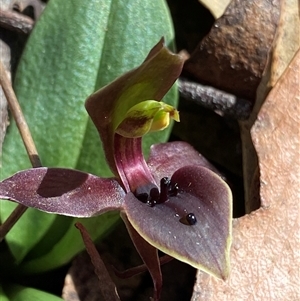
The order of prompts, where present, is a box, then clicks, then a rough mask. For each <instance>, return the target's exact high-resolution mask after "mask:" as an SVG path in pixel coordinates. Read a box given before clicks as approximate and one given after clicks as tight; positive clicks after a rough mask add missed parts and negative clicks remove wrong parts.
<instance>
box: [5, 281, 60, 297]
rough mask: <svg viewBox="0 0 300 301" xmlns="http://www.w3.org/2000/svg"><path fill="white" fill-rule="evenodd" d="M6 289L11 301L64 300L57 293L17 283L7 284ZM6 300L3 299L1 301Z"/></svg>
mask: <svg viewBox="0 0 300 301" xmlns="http://www.w3.org/2000/svg"><path fill="white" fill-rule="evenodd" d="M4 291H5V293H6V294H7V296H8V298H9V299H8V300H9V301H31V300H32V301H63V299H62V298H59V297H57V296H55V295H51V294H49V293H46V292H43V291H40V290H37V289H34V288H30V287H24V286H21V285H16V284H14V285H12V284H10V285H8V286H5V287H4ZM0 296H1V295H0ZM4 300H5V299H4ZM4 300H2V299H1V301H4Z"/></svg>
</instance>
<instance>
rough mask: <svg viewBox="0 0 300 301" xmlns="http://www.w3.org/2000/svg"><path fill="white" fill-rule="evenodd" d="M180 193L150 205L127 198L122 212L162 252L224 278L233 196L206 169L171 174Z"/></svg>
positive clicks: (189, 169)
mask: <svg viewBox="0 0 300 301" xmlns="http://www.w3.org/2000/svg"><path fill="white" fill-rule="evenodd" d="M171 181H172V182H173V183H177V184H178V187H179V193H178V194H177V195H176V196H173V197H170V198H169V200H168V201H166V202H165V203H162V204H158V205H155V206H154V207H150V206H147V205H146V204H144V203H142V202H140V201H138V200H137V199H136V198H135V196H134V195H133V194H127V195H126V197H125V206H124V210H125V212H126V214H127V217H128V220H129V221H130V223H131V224H132V226H133V227H134V228H135V230H136V231H137V232H138V233H139V234H140V235H141V236H142V237H143V238H144V239H145V240H146V241H148V242H149V243H150V244H152V245H153V246H154V247H156V248H158V249H159V250H161V251H163V252H164V253H166V254H168V255H170V256H172V257H174V258H177V259H178V260H181V261H183V262H186V263H188V264H190V265H192V266H194V267H195V268H197V269H200V270H203V271H205V272H207V273H209V274H212V275H215V276H217V277H219V278H223V279H225V278H226V277H227V276H228V274H229V249H230V245H231V223H232V213H231V212H232V204H231V203H232V196H231V192H230V189H229V188H228V186H227V184H226V183H225V182H224V181H223V180H222V179H221V178H220V177H219V176H218V175H216V174H215V173H213V172H212V171H210V170H209V169H207V168H205V167H199V166H186V167H183V168H181V169H179V170H178V171H176V172H175V173H174V175H173V176H172V179H171Z"/></svg>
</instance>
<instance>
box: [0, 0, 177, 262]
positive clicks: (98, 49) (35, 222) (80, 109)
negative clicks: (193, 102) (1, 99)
mask: <svg viewBox="0 0 300 301" xmlns="http://www.w3.org/2000/svg"><path fill="white" fill-rule="evenodd" d="M162 36H165V39H166V41H167V44H168V45H173V42H172V39H173V31H172V27H171V21H170V16H169V12H168V10H167V7H166V4H165V2H164V1H162V0H151V1H144V0H136V1H123V0H118V1H117V0H90V1H81V0H72V1H71V0H65V1H60V0H50V1H49V2H48V4H47V6H46V9H45V11H44V13H43V14H42V16H41V17H40V19H39V21H38V22H37V24H36V25H35V28H34V29H33V32H32V34H31V36H30V37H29V40H28V43H27V45H26V48H25V50H24V53H23V56H22V58H21V61H20V63H19V66H18V70H17V74H16V78H15V90H16V93H17V96H18V99H19V101H20V104H21V107H22V109H23V112H24V114H25V117H26V119H27V122H28V124H29V127H30V130H31V132H32V135H33V138H34V141H35V143H36V146H37V149H38V152H39V154H40V157H41V160H42V163H43V165H44V166H52V167H53V166H55V167H69V168H77V169H80V170H83V171H87V172H90V173H94V174H97V175H101V176H109V175H111V172H110V170H109V168H108V166H107V164H106V162H105V158H104V153H103V150H102V147H101V142H100V140H99V138H98V133H97V131H96V129H95V128H94V125H93V124H92V122H91V120H90V119H89V117H88V114H87V113H86V111H85V109H84V101H85V99H86V98H87V96H88V95H90V94H91V93H92V92H93V91H95V90H97V89H98V88H100V87H102V86H103V85H105V84H107V83H108V82H110V81H112V80H113V79H114V78H115V77H117V76H119V75H121V74H122V73H124V72H126V71H128V70H130V69H132V68H133V67H135V66H137V65H139V64H140V63H141V62H142V61H143V60H144V58H145V56H146V55H147V53H148V51H149V50H150V49H151V48H152V46H153V45H154V44H155V43H157V41H158V40H159V39H160V38H161V37H162ZM176 93H177V91H176V89H172V91H171V92H170V93H169V94H168V96H167V97H166V99H165V102H167V103H169V104H171V105H176V101H177V97H176V96H177V94H176ZM169 131H170V129H167V130H166V131H163V132H160V133H155V134H154V135H149V137H147V138H146V139H144V140H145V141H144V145H145V148H146V149H147V151H148V148H149V146H150V145H151V144H152V143H153V142H161V141H165V140H166V139H167V138H168V134H169ZM29 167H30V163H29V160H28V158H27V155H26V152H25V148H24V146H23V144H22V142H21V139H20V136H19V133H18V131H17V127H16V125H15V123H14V121H13V120H12V121H11V125H10V127H9V129H8V133H7V135H6V138H5V141H4V145H3V155H2V170H1V178H5V177H8V176H11V175H12V174H13V173H15V172H17V171H19V170H22V169H27V168H29ZM0 206H1V210H0V219H1V222H3V221H4V220H5V219H6V218H7V215H8V214H9V212H11V210H12V207H13V206H15V205H14V204H11V203H9V202H6V201H1V204H0ZM54 222H55V216H54V215H47V214H44V213H41V212H38V211H36V210H28V211H27V212H26V213H25V215H24V216H23V217H22V218H21V220H20V221H19V222H18V223H17V224H16V225H15V226H14V228H13V230H12V231H11V232H10V233H9V234H8V235H7V237H6V241H7V243H8V245H9V248H10V250H11V252H12V253H13V255H14V256H15V258H16V260H17V261H18V262H20V261H22V259H23V258H24V257H25V256H26V254H27V253H28V252H29V251H30V250H31V249H32V248H33V247H34V246H35V245H36V244H37V243H38V242H39V240H40V239H41V238H42V237H43V235H45V233H46V232H47V231H48V229H49V227H51V225H52V224H53V223H54ZM75 239H77V240H80V239H81V238H80V236H78V237H76V238H75ZM74 243H77V242H74ZM70 249H71V248H70ZM20 250H21V251H20ZM70 252H72V250H70Z"/></svg>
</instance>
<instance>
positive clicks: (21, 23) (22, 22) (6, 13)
mask: <svg viewBox="0 0 300 301" xmlns="http://www.w3.org/2000/svg"><path fill="white" fill-rule="evenodd" d="M33 25H34V21H33V20H32V19H31V18H29V17H27V16H25V15H22V14H19V13H17V12H13V11H10V10H2V9H0V26H1V27H4V28H7V29H10V30H13V31H17V32H20V33H23V34H29V33H30V32H31V30H32V28H33Z"/></svg>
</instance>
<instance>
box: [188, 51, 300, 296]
mask: <svg viewBox="0 0 300 301" xmlns="http://www.w3.org/2000/svg"><path fill="white" fill-rule="evenodd" d="M299 76H300V50H299V51H298V53H297V54H296V56H295V57H294V59H293V61H292V62H291V63H290V65H289V67H288V69H287V70H286V72H285V73H284V74H283V75H282V77H281V78H280V79H279V80H278V82H277V84H276V85H275V87H274V88H273V89H272V91H271V92H270V93H269V95H268V97H267V99H266V101H265V103H264V104H263V106H262V108H261V110H260V112H259V114H258V117H257V120H256V121H255V123H254V125H253V127H252V130H251V135H252V139H253V142H254V146H255V148H256V151H257V154H258V159H259V168H260V197H261V202H262V207H261V208H260V209H259V210H257V211H255V212H253V213H251V214H249V215H246V216H244V217H241V218H239V219H236V220H234V227H233V245H232V251H231V266H232V270H231V275H230V277H229V279H228V280H227V281H225V282H222V281H219V280H217V279H214V278H212V277H209V276H207V275H205V274H203V273H201V272H198V279H197V284H196V286H195V288H194V290H195V291H194V295H193V297H192V300H193V301H201V300H205V301H212V300H215V301H219V300H222V301H223V300H224V301H226V300H230V301H239V300H247V301H252V300H262V301H265V300H271V301H273V300H274V301H275V300H276V301H277V300H289V301H296V300H299V299H300V289H299V283H298V282H299V266H300V253H299V233H300V223H299V222H300V221H299V197H300V189H299V187H300V185H299V184H300V183H299V175H300V160H299V149H300V142H299V125H300V111H299V100H300V87H299Z"/></svg>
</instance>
